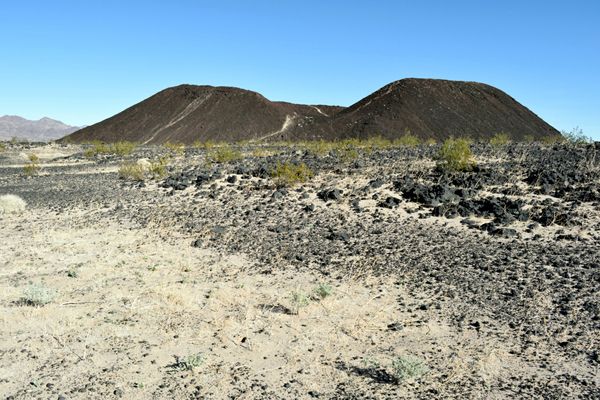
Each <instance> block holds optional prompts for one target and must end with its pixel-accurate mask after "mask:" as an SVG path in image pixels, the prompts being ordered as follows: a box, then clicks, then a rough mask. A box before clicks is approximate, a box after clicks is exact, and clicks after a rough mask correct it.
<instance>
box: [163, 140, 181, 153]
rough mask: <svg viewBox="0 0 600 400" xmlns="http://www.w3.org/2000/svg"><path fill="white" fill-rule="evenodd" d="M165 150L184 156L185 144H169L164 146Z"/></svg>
mask: <svg viewBox="0 0 600 400" xmlns="http://www.w3.org/2000/svg"><path fill="white" fill-rule="evenodd" d="M164 146H165V149H167V150H169V151H170V152H172V153H175V154H177V155H182V154H183V152H184V151H185V145H184V144H183V143H171V142H167V143H165V144H164Z"/></svg>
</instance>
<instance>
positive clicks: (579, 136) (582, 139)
mask: <svg viewBox="0 0 600 400" xmlns="http://www.w3.org/2000/svg"><path fill="white" fill-rule="evenodd" d="M561 135H562V136H563V138H564V140H566V141H567V142H569V143H571V144H575V145H579V144H588V143H593V142H594V139H592V138H591V137H589V136H587V135H585V134H584V133H583V130H582V129H581V128H579V127H575V128H573V129H571V131H570V132H566V131H561Z"/></svg>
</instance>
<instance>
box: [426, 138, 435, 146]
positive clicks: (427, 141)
mask: <svg viewBox="0 0 600 400" xmlns="http://www.w3.org/2000/svg"><path fill="white" fill-rule="evenodd" d="M436 143H437V141H436V140H435V139H434V138H429V139H427V140H426V141H425V144H426V145H427V146H433V145H435V144H436Z"/></svg>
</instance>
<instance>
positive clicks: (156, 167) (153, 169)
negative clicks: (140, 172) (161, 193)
mask: <svg viewBox="0 0 600 400" xmlns="http://www.w3.org/2000/svg"><path fill="white" fill-rule="evenodd" d="M168 165H169V157H167V156H163V157H160V158H159V159H158V160H156V161H152V162H151V163H150V166H149V168H148V172H149V173H150V174H151V175H152V176H153V177H154V178H163V177H165V176H166V175H167V167H168Z"/></svg>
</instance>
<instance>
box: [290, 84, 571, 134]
mask: <svg viewBox="0 0 600 400" xmlns="http://www.w3.org/2000/svg"><path fill="white" fill-rule="evenodd" d="M407 131H410V132H411V133H412V134H414V135H417V136H419V137H421V138H424V139H426V138H435V139H444V138H447V137H449V136H456V137H458V136H468V137H471V138H473V139H484V138H489V137H491V136H493V135H494V134H496V133H500V132H504V133H507V134H509V135H510V136H511V137H512V138H514V139H523V138H524V137H525V136H533V137H534V138H541V137H543V136H549V135H550V136H554V135H559V132H558V131H557V130H556V129H555V128H553V127H552V126H550V125H549V124H547V123H546V122H545V121H543V120H542V119H541V118H539V117H538V116H537V115H535V114H534V113H533V112H531V111H530V110H529V109H527V108H526V107H524V106H523V105H521V104H520V103H518V102H517V101H516V100H515V99H513V98H512V97H510V96H509V95H507V94H506V93H504V92H503V91H501V90H499V89H496V88H495V87H492V86H489V85H486V84H483V83H477V82H462V81H448V80H438V79H414V78H410V79H402V80H399V81H396V82H392V83H390V84H388V85H386V86H384V87H382V88H381V89H379V90H378V91H376V92H375V93H373V94H371V95H370V96H368V97H365V98H364V99H362V100H360V101H359V102H357V103H355V104H353V105H352V106H350V107H348V108H346V109H344V110H341V111H340V112H338V113H337V114H336V115H335V116H333V117H332V118H330V119H329V120H327V121H324V122H323V121H317V122H316V123H314V124H313V125H312V126H306V127H303V129H302V130H300V131H298V132H296V135H297V136H300V137H304V136H306V137H316V136H318V137H325V138H327V137H336V138H350V137H359V138H365V137H369V136H373V135H382V136H385V137H388V138H395V137H398V135H401V134H403V133H404V132H407Z"/></svg>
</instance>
